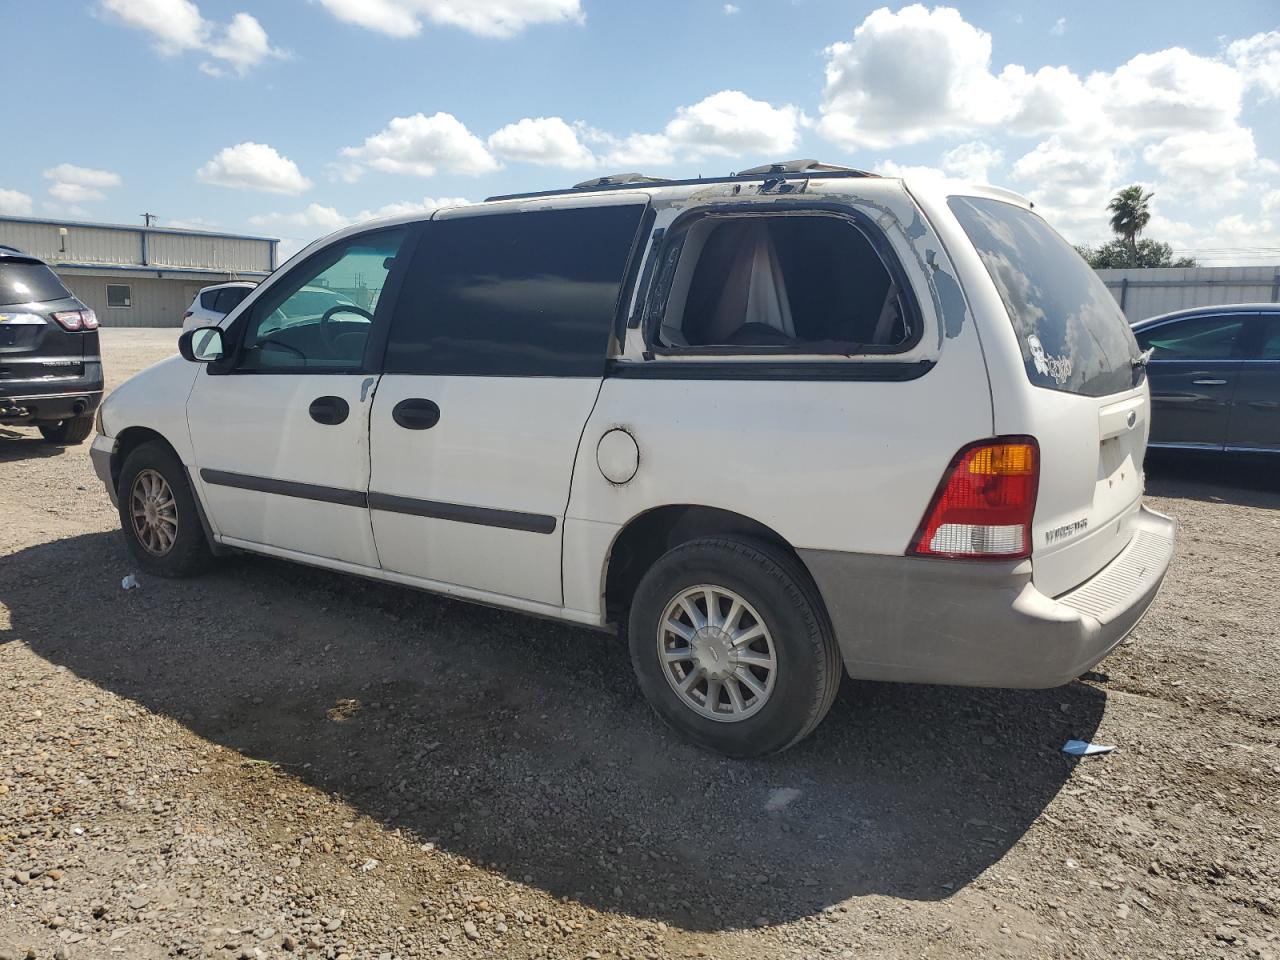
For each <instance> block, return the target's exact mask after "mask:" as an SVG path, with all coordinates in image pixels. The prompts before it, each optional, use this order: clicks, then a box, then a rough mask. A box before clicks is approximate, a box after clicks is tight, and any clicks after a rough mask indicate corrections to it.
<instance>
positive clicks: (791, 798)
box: [764, 787, 802, 813]
mask: <svg viewBox="0 0 1280 960" xmlns="http://www.w3.org/2000/svg"><path fill="white" fill-rule="evenodd" d="M801 796H802V794H801V793H800V791H799V790H797V789H796V788H795V787H778V788H777V789H775V790H770V791H769V799H768V800H766V801H765V802H764V808H765V810H767V811H768V812H769V813H778V812H779V811H781V810H785V809H786V808H787V807H788V806H790V805H791V804H793V803H795V802H796V801H797V800H799V799H800V797H801Z"/></svg>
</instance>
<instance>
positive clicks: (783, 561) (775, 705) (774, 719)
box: [627, 538, 843, 757]
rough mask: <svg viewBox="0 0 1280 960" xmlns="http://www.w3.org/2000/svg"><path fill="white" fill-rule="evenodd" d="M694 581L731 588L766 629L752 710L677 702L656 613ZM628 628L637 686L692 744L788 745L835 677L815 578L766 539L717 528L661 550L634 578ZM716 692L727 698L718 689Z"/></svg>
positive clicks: (731, 750)
mask: <svg viewBox="0 0 1280 960" xmlns="http://www.w3.org/2000/svg"><path fill="white" fill-rule="evenodd" d="M703 584H710V585H714V586H717V587H722V588H727V589H728V590H731V591H733V592H734V593H736V594H738V595H739V596H740V597H741V598H742V599H743V600H745V601H746V602H747V603H748V604H750V606H751V607H753V608H754V609H755V610H756V611H757V612H758V614H759V617H760V620H761V621H763V622H764V624H765V625H766V626H767V629H768V632H769V634H770V635H771V636H772V639H773V649H774V653H775V655H776V676H775V677H774V681H773V687H772V691H771V693H770V694H769V695H768V697H767V698H766V699H765V700H764V702H763V705H762V706H760V707H758V708H757V710H756V712H755V713H753V714H750V715H745V716H744V717H743V719H739V720H735V721H732V722H726V721H724V720H716V719H712V718H711V717H708V716H703V715H702V714H701V713H699V712H697V711H696V710H695V709H694V708H693V707H691V706H689V705H688V704H686V703H685V701H684V700H682V699H681V697H680V696H679V695H678V694H677V693H676V691H675V689H674V687H673V685H672V684H673V682H674V681H669V680H668V676H667V672H666V671H667V669H668V667H667V666H666V665H665V664H664V663H663V662H662V658H661V657H660V654H659V640H658V637H659V634H658V629H659V623H660V621H661V620H662V618H663V615H664V614H665V613H666V611H667V608H668V606H669V605H670V604H671V603H672V602H674V600H675V598H676V597H677V596H678V595H680V593H681V592H682V591H683V590H686V589H688V588H691V587H695V586H699V585H703ZM721 612H722V613H723V611H721ZM627 632H628V641H629V644H630V647H631V662H632V665H633V666H634V667H635V671H636V676H637V678H638V679H639V681H640V688H641V689H642V690H643V691H644V695H645V697H646V698H647V699H648V701H649V703H650V705H651V706H652V707H653V709H654V710H655V711H656V712H657V714H658V716H660V717H661V718H662V719H663V720H665V721H666V722H667V723H668V724H669V725H670V726H671V727H673V728H674V729H676V730H677V731H679V732H680V733H681V734H683V735H684V736H685V737H687V738H688V739H689V740H691V741H693V742H694V743H696V744H698V745H699V746H701V747H704V748H706V749H708V750H713V751H715V752H716V753H721V754H724V755H726V756H730V757H758V756H763V755H765V754H770V753H777V752H779V751H781V750H785V749H787V747H790V746H791V745H792V744H794V743H796V742H797V741H799V740H801V739H803V738H804V737H806V736H808V734H809V733H811V732H812V731H813V729H814V728H815V727H816V726H817V725H818V723H819V722H821V720H822V718H823V717H824V716H826V714H827V711H828V710H829V709H830V708H831V704H832V701H834V700H835V695H836V691H837V690H838V689H839V687H840V678H841V674H842V671H843V667H842V662H841V658H840V650H839V647H838V646H837V644H836V640H835V636H834V634H833V632H832V630H831V626H830V621H829V620H828V619H827V616H826V611H825V609H824V608H823V605H822V600H821V598H820V597H819V595H818V592H817V588H816V587H815V586H814V585H813V582H812V580H810V578H809V576H808V574H807V572H806V571H805V570H804V569H803V568H802V567H801V566H800V564H799V563H798V562H797V561H796V560H795V559H794V558H793V557H791V556H789V555H788V554H787V553H786V552H785V551H783V550H780V549H778V548H776V547H773V546H771V545H768V544H765V543H759V542H755V541H749V540H739V539H728V538H724V539H721V538H716V539H704V540H694V541H690V542H689V543H684V544H681V545H679V546H677V547H674V548H673V549H671V550H669V551H668V552H667V553H666V554H664V555H663V556H662V557H660V558H659V559H658V561H657V562H656V563H654V565H653V566H652V567H650V568H649V570H648V572H647V573H645V575H644V577H643V578H642V579H641V581H640V584H639V586H638V587H637V588H636V592H635V595H634V597H633V598H632V604H631V613H630V617H629V619H628V628H627ZM709 689H710V688H709V687H708V688H707V689H706V690H705V691H704V693H703V694H702V696H703V697H704V701H705V700H708V699H709V696H708V695H709ZM738 690H739V692H742V691H744V690H745V688H744V687H742V686H739V687H738ZM724 696H725V699H726V700H727V699H728V692H727V691H726V692H725V694H724ZM719 702H720V694H719V693H717V703H719Z"/></svg>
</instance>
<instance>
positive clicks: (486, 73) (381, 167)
mask: <svg viewBox="0 0 1280 960" xmlns="http://www.w3.org/2000/svg"><path fill="white" fill-rule="evenodd" d="M0 36H4V37H6V38H7V39H8V40H9V42H8V43H6V45H5V46H6V75H7V76H8V77H9V78H10V82H11V83H13V82H14V78H21V79H20V80H19V81H18V83H19V85H20V86H19V87H15V88H14V90H17V89H21V90H22V91H23V93H22V95H21V96H18V95H15V94H14V90H11V91H10V94H9V96H7V97H6V118H7V121H8V122H7V123H6V127H7V129H8V130H9V131H10V133H11V134H13V133H15V132H18V133H19V137H18V138H17V141H16V142H17V143H19V144H21V146H20V147H19V148H17V149H14V148H12V147H10V148H9V149H8V150H7V151H6V152H5V153H4V154H3V155H0V212H6V213H15V214H19V215H31V216H57V217H67V218H71V219H91V220H110V221H119V222H125V223H134V222H138V217H139V214H141V213H142V212H143V211H149V212H152V213H156V214H158V215H159V217H160V223H161V224H162V225H164V224H168V225H194V226H205V227H208V228H211V229H213V228H216V229H223V230H233V231H246V232H251V233H257V234H265V235H270V236H279V237H283V238H285V239H286V241H287V246H293V247H296V246H297V245H298V244H301V243H303V242H305V241H307V240H309V239H311V238H313V237H315V236H317V235H320V234H322V233H325V232H328V231H329V230H332V229H334V228H336V227H338V226H341V225H342V224H343V223H345V222H348V221H350V220H352V219H356V218H360V217H364V216H368V215H374V214H379V213H388V212H399V211H402V210H407V209H412V208H414V207H422V208H428V207H430V206H431V205H432V204H434V203H438V202H440V201H442V200H450V201H451V200H455V199H466V200H478V199H482V198H483V197H485V196H487V195H490V194H494V193H503V192H511V191H518V190H525V189H543V188H549V187H556V186H562V185H567V184H570V183H574V182H577V181H579V180H583V179H586V178H588V177H590V176H592V175H597V176H598V175H600V174H602V173H607V172H611V171H612V172H617V171H619V170H632V169H639V170H643V171H644V172H646V173H653V174H659V175H680V176H693V175H698V174H704V175H713V174H722V173H727V172H729V171H731V170H735V169H738V168H740V167H744V166H748V165H754V164H757V163H760V162H764V161H767V160H774V159H785V158H792V157H800V156H811V157H817V158H820V159H822V160H825V161H828V162H834V163H844V164H849V165H852V166H858V167H864V168H869V169H875V170H880V171H883V172H889V173H895V172H904V171H905V172H906V173H908V174H910V175H914V176H936V175H942V174H947V175H962V176H965V177H968V178H981V179H990V180H991V181H992V182H995V183H999V184H1002V185H1006V186H1010V187H1013V188H1014V189H1017V190H1019V191H1020V192H1022V193H1024V194H1026V195H1028V196H1030V197H1031V198H1032V199H1035V200H1037V202H1038V205H1039V206H1040V207H1041V208H1042V209H1044V210H1045V211H1046V213H1047V215H1048V216H1049V217H1050V219H1051V220H1052V221H1053V222H1054V223H1055V224H1056V225H1057V226H1058V227H1059V228H1060V229H1061V230H1062V231H1063V232H1064V233H1065V234H1067V235H1068V237H1070V238H1071V239H1073V240H1076V241H1094V240H1098V239H1101V238H1105V236H1106V229H1107V228H1106V217H1105V213H1104V212H1103V210H1102V207H1103V205H1105V202H1106V199H1107V197H1108V196H1109V195H1110V193H1111V192H1113V191H1114V189H1115V188H1117V187H1119V186H1123V185H1124V184H1127V183H1131V182H1141V183H1144V184H1146V185H1148V186H1149V187H1150V188H1151V189H1153V190H1154V191H1155V194H1156V200H1155V209H1156V213H1157V216H1156V217H1155V219H1154V220H1153V222H1152V225H1151V227H1150V228H1149V230H1148V233H1149V235H1150V236H1153V237H1155V238H1157V239H1165V240H1168V241H1170V242H1171V243H1173V245H1174V246H1175V247H1176V248H1178V249H1180V250H1185V251H1189V252H1193V253H1195V254H1197V255H1199V256H1200V257H1201V259H1202V260H1204V261H1206V262H1219V263H1241V262H1280V165H1278V163H1280V123H1278V122H1277V121H1278V120H1280V6H1277V4H1276V2H1275V0H1232V2H1230V3H1225V4H1204V3H1180V2H1171V0H1165V2H1158V3H1156V2H1152V3H1142V2H1123V3H1117V2H1114V0H1112V2H1108V3H1100V2H1092V0H1081V2H1076V3H1071V4H1051V3H1024V4H1019V3H1012V2H991V3H986V2H972V3H970V2H966V3H956V4H953V5H950V6H943V5H939V6H920V5H914V6H909V5H905V4H896V5H889V6H886V7H879V6H877V5H876V4H872V3H859V2H850V0H843V2H837V0H737V2H736V3H735V4H726V3H724V2H722V0H714V2H713V0H672V2H661V0H650V2H647V3H644V4H635V3H624V2H617V0H608V2H606V0H468V2H467V3H461V4H460V3H448V2H446V0H227V2H224V0H48V2H43V3H35V2H12V0H11V2H7V3H4V4H2V5H0ZM14 41H16V42H14ZM11 142H13V141H11Z"/></svg>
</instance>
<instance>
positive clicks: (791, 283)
mask: <svg viewBox="0 0 1280 960" xmlns="http://www.w3.org/2000/svg"><path fill="white" fill-rule="evenodd" d="M674 243H675V244H676V245H678V246H672V247H668V250H667V252H666V255H665V258H664V259H665V263H664V266H665V267H666V269H663V270H662V271H661V274H662V275H661V276H660V278H659V280H658V284H659V290H660V295H661V293H662V292H665V297H664V298H663V299H665V304H666V309H665V310H661V309H659V310H657V311H655V314H656V316H654V326H655V327H656V329H654V330H653V331H652V333H651V336H652V339H653V341H654V342H655V346H656V348H657V349H659V350H664V351H672V352H698V353H708V352H712V353H757V352H759V353H787V354H800V353H806V354H813V353H832V354H854V353H897V352H901V351H903V350H905V349H908V348H909V347H910V345H911V344H912V343H914V341H915V340H916V338H917V335H918V332H919V331H918V323H917V322H916V320H915V312H914V311H913V310H912V305H911V303H910V300H909V298H908V297H906V296H904V291H903V285H902V283H901V282H900V281H898V280H896V279H895V277H894V276H893V274H892V273H891V272H890V270H889V269H888V268H887V267H886V265H885V262H884V260H883V259H882V258H881V255H880V253H879V252H878V251H877V249H876V247H875V246H874V245H873V244H872V242H871V241H870V240H869V239H868V238H867V235H866V234H865V233H864V232H863V231H862V230H861V229H859V228H858V227H857V226H856V225H854V224H853V223H852V222H850V221H849V220H847V219H845V218H844V217H838V216H829V215H825V214H814V213H807V214H784V215H778V214H772V215H761V214H743V215H732V216H720V215H713V216H707V217H703V218H701V219H699V220H697V221H695V222H694V223H693V224H691V225H690V226H689V227H688V228H687V229H686V230H684V231H683V232H682V233H681V234H680V235H679V236H678V237H677V238H676V239H675V241H674ZM676 258H678V262H676V263H673V262H672V261H673V260H676ZM664 288H665V290H664Z"/></svg>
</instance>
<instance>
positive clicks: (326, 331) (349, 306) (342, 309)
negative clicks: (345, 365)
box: [320, 303, 373, 357]
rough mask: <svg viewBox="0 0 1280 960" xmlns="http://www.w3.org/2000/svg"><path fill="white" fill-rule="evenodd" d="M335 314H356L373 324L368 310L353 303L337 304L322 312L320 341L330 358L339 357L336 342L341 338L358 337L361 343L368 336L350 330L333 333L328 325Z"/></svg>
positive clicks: (362, 332) (371, 315) (364, 333)
mask: <svg viewBox="0 0 1280 960" xmlns="http://www.w3.org/2000/svg"><path fill="white" fill-rule="evenodd" d="M335 313H354V314H358V315H359V316H362V317H364V318H365V319H366V320H368V321H369V322H370V323H373V314H372V313H370V312H369V311H368V310H365V309H363V308H361V307H357V306H356V305H355V304H354V303H339V304H336V305H335V306H332V307H330V308H329V309H328V310H326V311H325V312H324V315H323V316H322V317H321V318H320V339H321V340H323V341H324V345H325V349H326V350H328V351H329V354H330V356H333V357H339V356H340V354H339V353H338V349H337V345H338V341H340V340H341V339H342V338H343V337H349V336H359V337H360V340H361V342H363V341H364V340H365V339H366V338H367V337H368V334H367V332H365V331H360V332H358V333H357V332H356V331H352V330H343V331H339V332H338V333H334V332H333V327H332V326H330V323H331V321H332V320H333V315H334V314H335Z"/></svg>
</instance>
